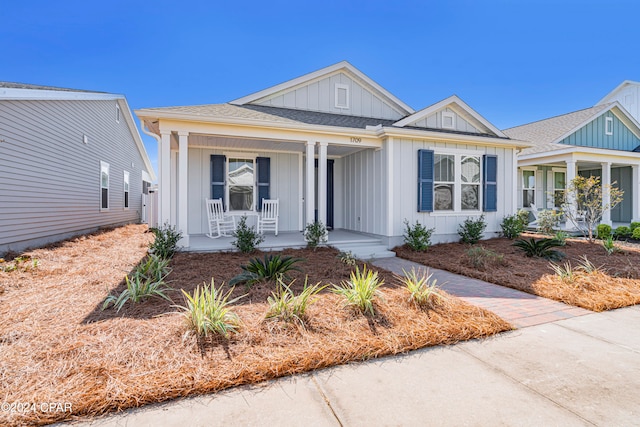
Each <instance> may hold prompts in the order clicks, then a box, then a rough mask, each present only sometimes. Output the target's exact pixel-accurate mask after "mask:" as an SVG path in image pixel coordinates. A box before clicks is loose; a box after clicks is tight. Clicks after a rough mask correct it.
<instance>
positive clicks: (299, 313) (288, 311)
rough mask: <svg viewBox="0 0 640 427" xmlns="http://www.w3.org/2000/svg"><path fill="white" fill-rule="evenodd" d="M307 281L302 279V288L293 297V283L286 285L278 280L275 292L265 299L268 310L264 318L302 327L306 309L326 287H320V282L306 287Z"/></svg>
mask: <svg viewBox="0 0 640 427" xmlns="http://www.w3.org/2000/svg"><path fill="white" fill-rule="evenodd" d="M307 279H308V278H305V279H304V288H303V289H302V292H301V293H300V294H299V295H295V294H294V292H293V291H292V290H291V285H292V284H293V282H291V283H290V284H289V285H286V284H285V283H284V282H283V281H282V280H278V285H277V288H276V291H275V292H272V293H271V296H270V297H268V298H267V303H268V304H269V310H268V311H267V314H266V315H265V317H266V318H267V319H280V320H283V321H285V322H291V321H295V322H298V323H300V324H301V325H304V320H305V316H306V312H307V308H308V307H309V306H310V305H311V304H313V303H314V302H316V301H317V300H318V298H317V294H318V293H319V292H320V291H322V290H323V289H324V288H326V287H327V285H325V286H320V282H318V283H316V284H315V285H313V286H308V284H307Z"/></svg>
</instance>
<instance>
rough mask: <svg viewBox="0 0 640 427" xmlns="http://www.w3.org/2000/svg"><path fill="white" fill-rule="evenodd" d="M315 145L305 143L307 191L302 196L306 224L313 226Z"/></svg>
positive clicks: (311, 142) (310, 142)
mask: <svg viewBox="0 0 640 427" xmlns="http://www.w3.org/2000/svg"><path fill="white" fill-rule="evenodd" d="M315 155H316V154H315V143H314V142H313V141H307V191H306V192H305V195H304V204H305V208H306V212H307V214H306V217H307V218H306V222H305V227H306V225H307V224H313V223H314V222H315V209H316V206H315V198H316V193H315V180H314V175H315V162H314V160H315Z"/></svg>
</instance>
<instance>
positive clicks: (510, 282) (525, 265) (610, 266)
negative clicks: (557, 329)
mask: <svg viewBox="0 0 640 427" xmlns="http://www.w3.org/2000/svg"><path fill="white" fill-rule="evenodd" d="M524 237H527V238H528V237H536V238H541V237H544V236H540V235H526V236H524ZM567 242H568V243H567V246H565V247H561V248H556V249H558V250H560V251H561V252H563V253H565V254H566V258H565V259H563V260H562V261H561V262H560V264H563V263H565V262H570V263H571V265H572V266H573V268H574V269H575V268H576V267H577V266H579V262H580V261H581V259H582V257H583V256H586V257H587V258H588V259H589V261H591V262H592V263H593V264H595V265H596V266H597V267H601V269H600V270H601V271H600V272H599V273H597V274H590V275H587V274H583V273H579V274H577V275H576V280H575V281H573V282H568V281H563V280H561V279H560V278H559V277H558V276H557V275H555V273H554V272H553V270H552V269H551V268H550V266H549V261H548V260H546V259H543V258H535V257H534V258H528V257H526V256H525V255H524V252H522V251H521V250H519V249H518V248H516V247H514V246H512V244H513V240H509V239H505V238H499V239H490V240H484V241H482V242H480V243H479V245H482V246H483V247H484V248H486V249H489V250H491V251H494V252H496V253H497V254H500V255H502V256H503V259H502V261H501V263H500V264H492V265H491V267H490V268H486V269H482V270H480V269H477V268H475V267H474V266H473V265H471V263H470V261H469V259H468V257H467V254H466V251H467V249H468V248H469V245H464V244H461V243H446V244H440V245H434V246H432V247H430V248H429V250H428V251H427V252H424V253H417V252H413V251H411V250H410V249H408V248H406V247H398V248H395V249H394V250H395V251H396V252H397V254H398V256H401V257H403V258H406V259H409V260H412V261H415V262H419V263H421V264H424V265H428V266H431V267H435V268H441V269H443V270H448V271H451V272H453V273H458V274H462V275H465V276H468V277H474V278H476V279H481V280H485V281H487V282H491V283H495V284H498V285H502V286H507V287H510V288H514V289H518V290H521V291H524V292H528V293H530V294H534V295H539V296H541V297H545V298H550V299H553V300H556V301H561V302H564V303H566V304H570V305H575V306H578V307H582V308H586V309H588V310H592V311H603V310H611V309H614V308H620V307H627V306H630V305H635V304H638V303H640V267H639V266H640V248H638V247H634V246H631V245H627V246H624V247H623V250H621V251H620V252H616V253H614V254H612V255H607V253H606V251H605V250H604V249H603V248H602V246H601V244H600V242H596V243H588V242H587V241H585V240H582V239H568V240H567Z"/></svg>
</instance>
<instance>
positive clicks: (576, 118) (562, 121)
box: [503, 104, 611, 154]
mask: <svg viewBox="0 0 640 427" xmlns="http://www.w3.org/2000/svg"><path fill="white" fill-rule="evenodd" d="M610 105H611V104H603V105H596V106H595V107H591V108H586V109H584V110H579V111H574V112H573V113H568V114H563V115H561V116H556V117H551V118H549V119H545V120H539V121H537V122H533V123H529V124H526V125H522V126H516V127H512V128H509V129H505V130H504V131H503V132H504V133H505V134H506V135H507V136H508V137H509V138H513V139H519V140H522V141H529V142H532V143H534V144H536V146H534V147H531V148H527V149H525V150H523V151H522V154H534V153H541V152H544V151H553V150H560V149H562V148H567V146H566V145H562V144H557V143H556V142H557V141H558V140H559V139H560V138H561V137H562V136H564V135H566V134H567V133H568V132H571V131H572V130H575V129H576V128H577V127H578V126H580V125H581V124H583V123H584V122H586V121H587V120H589V119H591V118H594V117H595V116H596V115H597V114H598V113H600V112H602V111H604V110H606V109H607V108H609V106H610Z"/></svg>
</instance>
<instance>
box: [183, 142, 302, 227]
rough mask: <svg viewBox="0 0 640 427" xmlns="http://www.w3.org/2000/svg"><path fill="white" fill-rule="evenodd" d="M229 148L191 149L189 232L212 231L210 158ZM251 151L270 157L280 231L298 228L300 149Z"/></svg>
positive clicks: (271, 194) (272, 190) (272, 195)
mask: <svg viewBox="0 0 640 427" xmlns="http://www.w3.org/2000/svg"><path fill="white" fill-rule="evenodd" d="M226 151H227V150H215V149H207V148H190V149H189V159H188V160H189V171H188V204H189V208H188V210H189V228H188V229H189V234H206V233H208V232H209V226H208V225H207V213H206V210H205V200H206V199H208V198H210V197H211V185H210V180H211V164H210V159H211V155H212V154H225V152H226ZM252 154H257V155H258V157H269V158H270V159H271V184H270V197H271V198H273V199H276V198H277V199H280V216H279V222H278V231H297V230H298V229H299V224H298V219H299V206H300V201H301V196H300V195H299V191H298V182H299V179H298V178H299V173H298V153H269V152H254V153H252ZM239 157H242V156H239Z"/></svg>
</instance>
